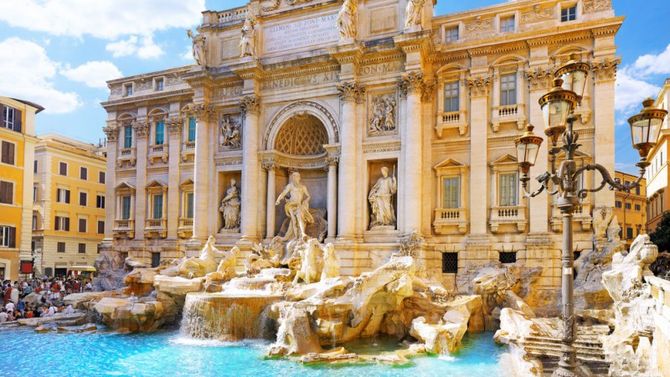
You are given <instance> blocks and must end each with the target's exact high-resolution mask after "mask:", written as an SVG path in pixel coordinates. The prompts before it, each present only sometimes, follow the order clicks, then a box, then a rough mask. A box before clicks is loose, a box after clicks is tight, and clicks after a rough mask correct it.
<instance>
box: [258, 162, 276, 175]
mask: <svg viewBox="0 0 670 377" xmlns="http://www.w3.org/2000/svg"><path fill="white" fill-rule="evenodd" d="M261 166H262V167H263V170H266V171H268V172H269V171H272V170H275V169H276V168H277V163H276V162H275V161H274V160H264V161H263V162H262V163H261Z"/></svg>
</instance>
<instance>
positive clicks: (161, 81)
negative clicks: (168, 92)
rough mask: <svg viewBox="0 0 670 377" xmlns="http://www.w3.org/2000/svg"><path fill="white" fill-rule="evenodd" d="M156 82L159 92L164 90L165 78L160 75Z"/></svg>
mask: <svg viewBox="0 0 670 377" xmlns="http://www.w3.org/2000/svg"><path fill="white" fill-rule="evenodd" d="M155 82H156V85H155V89H156V91H157V92H160V91H162V90H163V85H164V82H163V78H162V77H159V78H157V79H156V80H155Z"/></svg>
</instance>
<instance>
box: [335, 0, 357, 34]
mask: <svg viewBox="0 0 670 377" xmlns="http://www.w3.org/2000/svg"><path fill="white" fill-rule="evenodd" d="M357 11H358V0H344V4H342V8H340V12H339V13H338V14H337V28H338V30H339V31H340V40H353V39H356V12H357Z"/></svg>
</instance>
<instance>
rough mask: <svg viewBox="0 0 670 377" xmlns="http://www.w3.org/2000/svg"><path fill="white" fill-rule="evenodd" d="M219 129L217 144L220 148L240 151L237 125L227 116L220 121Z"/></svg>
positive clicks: (238, 126) (240, 143) (240, 139)
mask: <svg viewBox="0 0 670 377" xmlns="http://www.w3.org/2000/svg"><path fill="white" fill-rule="evenodd" d="M220 128H221V132H220V134H219V144H221V146H223V147H227V148H230V149H240V148H241V147H242V137H241V136H240V125H239V123H237V122H234V121H233V120H232V119H230V117H229V116H225V117H223V119H222V120H221V127H220Z"/></svg>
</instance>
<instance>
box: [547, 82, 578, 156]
mask: <svg viewBox="0 0 670 377" xmlns="http://www.w3.org/2000/svg"><path fill="white" fill-rule="evenodd" d="M577 100H578V97H577V94H575V92H573V91H571V90H565V89H563V80H562V79H560V78H557V79H554V87H553V88H552V89H551V91H550V92H549V93H547V94H545V95H543V96H542V97H541V98H540V100H539V104H540V108H541V109H542V117H543V118H544V133H545V134H546V135H547V136H549V137H550V138H551V141H552V144H553V145H556V142H557V141H558V137H559V136H561V135H562V134H563V132H565V129H566V127H567V123H568V116H569V115H570V113H572V111H573V110H574V108H575V106H576V105H577Z"/></svg>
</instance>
